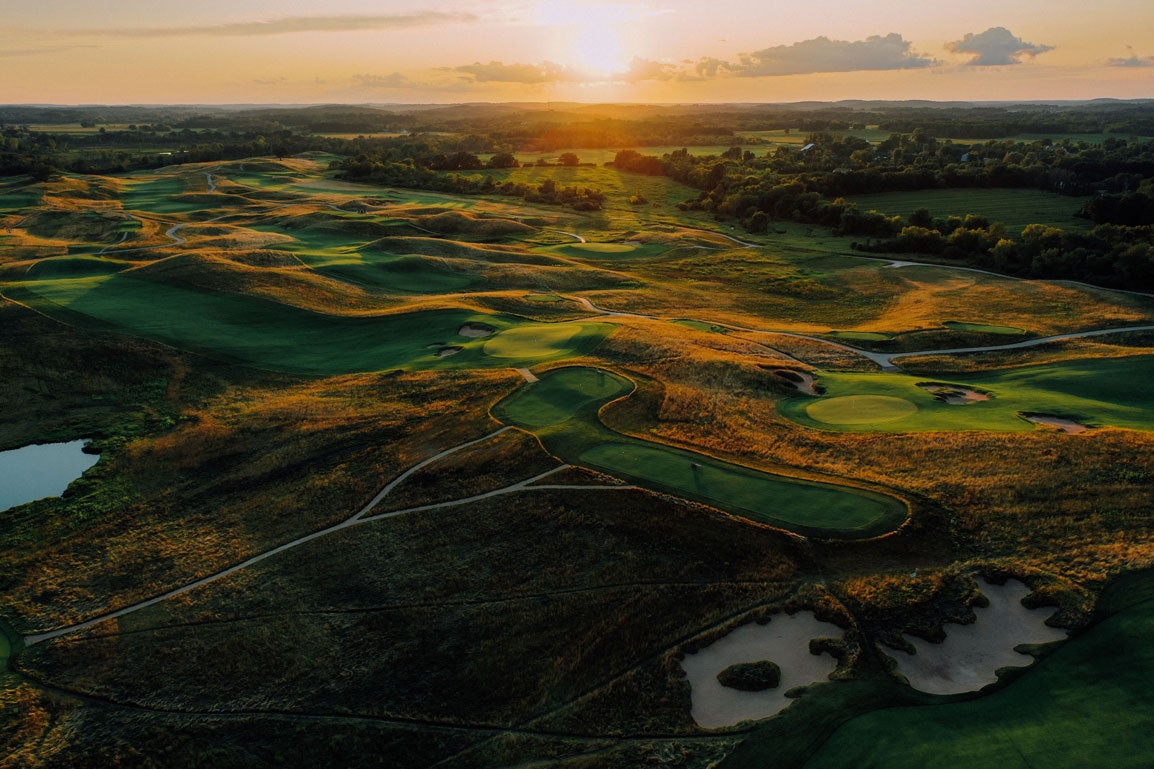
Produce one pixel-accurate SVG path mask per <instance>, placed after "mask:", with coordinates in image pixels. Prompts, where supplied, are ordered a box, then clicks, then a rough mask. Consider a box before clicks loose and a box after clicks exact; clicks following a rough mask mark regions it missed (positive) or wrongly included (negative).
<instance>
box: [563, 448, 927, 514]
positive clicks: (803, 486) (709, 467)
mask: <svg viewBox="0 0 1154 769" xmlns="http://www.w3.org/2000/svg"><path fill="white" fill-rule="evenodd" d="M578 460H579V461H580V462H581V463H582V464H587V465H590V466H592V467H595V468H598V469H602V470H605V471H607V472H609V473H611V474H614V475H620V476H622V477H624V478H626V479H629V480H635V481H638V482H640V483H641V484H642V485H644V486H649V487H656V488H658V489H662V490H666V491H671V492H673V493H674V494H678V495H680V496H687V497H689V498H691V499H698V500H702V501H705V502H708V503H710V504H713V505H716V506H717V507H720V508H721V509H723V510H728V511H729V512H732V513H737V514H738V515H742V516H744V517H746V518H750V519H751V520H754V521H760V522H762V523H768V524H771V525H773V526H780V527H781V528H784V529H789V530H791V531H796V532H799V533H803V534H809V535H814V536H829V535H830V534H835V535H838V536H853V535H857V536H870V535H873V534H881V533H883V532H885V531H889V530H891V529H893V528H894V526H895V525H896V523H900V522H901V521H902V520H903V519H904V518H905V510H904V509H900V508H901V506H900V505H898V504H896V501H895V500H893V499H890V498H888V497H883V496H881V495H879V494H866V493H862V492H859V491H849V490H847V489H845V488H838V487H835V486H827V485H822V484H817V483H812V484H811V483H805V482H804V481H799V480H794V479H786V478H782V477H780V476H773V475H770V474H768V473H763V472H760V471H757V470H753V469H750V468H747V467H741V466H739V465H734V464H730V463H728V462H721V461H719V460H716V459H712V458H710V457H706V456H703V455H701V454H696V453H693V452H689V451H681V450H679V449H675V448H672V447H669V446H663V445H661V444H656V443H641V442H633V441H630V442H625V441H621V442H610V443H600V444H598V445H596V446H592V447H590V448H589V449H587V450H585V451H583V452H582V453H581V455H580V457H578Z"/></svg>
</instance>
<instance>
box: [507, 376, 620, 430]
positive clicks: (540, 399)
mask: <svg viewBox="0 0 1154 769" xmlns="http://www.w3.org/2000/svg"><path fill="white" fill-rule="evenodd" d="M632 391H633V383H632V382H630V381H629V380H628V379H625V378H624V377H619V376H617V375H616V374H612V373H610V372H608V371H604V370H602V369H594V368H584V367H570V368H563V369H557V370H556V371H550V372H548V373H547V374H543V375H542V376H541V381H539V382H536V383H534V384H533V386H532V387H523V388H521V389H520V390H518V391H517V392H515V393H513V394H512V395H510V396H509V397H508V398H506V399H505V400H503V401H501V403H499V404H497V406H496V408H494V409H493V413H494V414H495V415H496V416H497V418H498V419H501V420H502V421H505V422H510V423H512V424H515V425H518V426H519V427H524V428H526V429H528V430H539V429H541V428H543V427H552V426H555V425H561V424H563V423H565V422H567V421H568V420H570V419H575V418H577V419H584V420H586V421H588V420H589V418H590V415H592V417H593V418H594V419H595V418H596V412H597V409H598V408H600V406H601V405H602V404H603V403H607V402H609V401H611V400H613V399H615V398H619V397H621V396H622V395H626V394H628V393H630V392H632Z"/></svg>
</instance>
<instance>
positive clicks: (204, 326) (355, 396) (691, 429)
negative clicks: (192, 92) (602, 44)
mask: <svg viewBox="0 0 1154 769" xmlns="http://www.w3.org/2000/svg"><path fill="white" fill-rule="evenodd" d="M858 133H860V134H861V135H862V136H864V137H865V138H868V139H870V140H871V141H874V140H879V139H884V138H886V137H884V136H880V133H879V132H878V129H864V130H862V131H858ZM448 135H449V134H446V136H448ZM739 135H740V132H739ZM756 135H757V136H758V137H759V138H761V139H764V140H765V141H767V142H780V143H782V144H796V143H797V142H798V141H800V140H801V139H802V138H804V135H803V134H801V133H800V132H799V131H791V132H790V133H788V134H786V133H784V131H782V132H757V134H756ZM322 146H323V145H322ZM773 147H774V145H773V144H768V143H767V144H756V145H749V147H747V148H748V149H752V150H753V151H755V152H758V153H764V151H768V150H771V149H773ZM701 149H702V148H695V149H693V151H700V150H701ZM713 149H717V150H718V151H723V150H724V149H726V148H725V147H717V148H713ZM651 151H654V150H652V149H646V152H651ZM576 152H577V154H578V155H579V156H580V157H581V160H582V161H583V162H587V163H594V162H595V163H596V165H583V166H579V167H577V168H562V167H559V166H526V167H522V168H517V169H504V170H498V169H487V170H484V171H479V172H476V173H477V175H480V176H490V177H492V178H494V179H495V180H497V181H505V180H511V181H515V182H519V183H524V184H527V185H541V184H542V183H544V182H546V181H550V180H552V181H553V182H555V183H556V185H557V186H563V187H568V186H578V187H582V186H588V187H595V188H597V189H599V190H601V191H602V192H603V193H604V200H603V202H602V204H601V206H600V208H599V209H598V210H590V211H581V210H577V208H574V207H571V206H566V205H558V204H557V203H556V201H553V202H550V201H549V200H548V199H547V197H532V196H530V199H529V200H525V199H523V198H521V197H516V196H513V195H498V194H496V192H494V191H493V188H485V189H486V191H485V192H484V193H483V194H481V193H478V194H466V193H463V192H438V191H434V190H425V189H421V190H413V189H406V188H401V187H384V186H378V185H373V184H367V183H361V182H353V181H349V180H346V179H341V178H338V174H339V169H337V168H335V167H330V164H332V163H333V161H339V160H341V158H340V156H338V155H335V154H330V153H328V152H319V151H314V152H305V153H299V154H291V153H289V154H286V156H285V157H278V158H274V157H272V156H271V155H265V156H261V157H248V158H240V159H235V160H214V161H211V162H204V163H197V164H191V163H190V164H187V165H183V166H175V167H169V168H159V169H152V170H146V171H135V172H123V173H116V174H114V175H95V174H94V175H84V174H78V173H71V174H64V175H57V176H54V177H52V178H50V179H49V180H47V181H34V180H33V179H32V178H31V177H21V178H15V179H11V180H9V181H7V182H5V183H4V185H3V186H0V222H2V223H3V225H4V229H2V230H0V328H2V329H3V333H0V362H3V366H4V371H5V375H4V377H0V400H2V402H4V403H5V404H6V406H5V410H4V414H3V415H2V416H0V450H6V449H10V448H19V447H23V446H27V445H32V444H44V443H58V442H65V441H74V440H81V439H83V440H86V441H88V442H89V449H88V450H89V451H90V452H92V453H94V454H97V455H99V461H97V462H96V463H95V465H94V466H93V467H92V468H91V469H89V470H88V471H86V472H85V473H84V475H83V476H81V477H80V478H79V479H77V480H75V481H74V482H73V484H72V485H71V487H70V488H69V490H68V491H67V492H66V493H65V494H64V495H62V496H60V497H49V498H45V499H41V500H34V501H32V502H28V503H26V504H22V505H18V506H16V507H13V508H11V509H9V510H5V511H0V524H2V526H0V557H2V558H3V559H4V563H5V568H4V570H3V572H2V573H0V596H2V597H0V664H3V666H4V668H3V670H4V671H5V675H4V677H3V679H2V680H0V690H2V691H3V692H4V698H3V699H4V701H3V703H0V745H2V746H3V747H4V749H5V750H7V751H8V753H10V754H11V755H12V756H13V757H14V758H13V759H12V761H13V762H15V763H11V765H12V766H13V767H16V766H21V767H24V766H27V767H30V768H31V767H40V766H77V767H87V766H92V767H96V766H108V765H115V764H117V763H120V764H122V765H133V764H132V762H133V761H136V760H137V758H138V757H141V756H143V757H146V759H147V761H148V762H153V763H154V764H156V765H160V764H164V765H166V766H173V767H175V768H176V769H184V768H185V767H189V768H190V769H191V767H193V766H206V765H212V766H238V767H239V766H269V767H271V766H277V765H299V764H300V763H301V762H308V763H310V764H312V765H347V766H363V765H370V764H371V763H372V762H374V761H376V762H378V763H380V764H382V765H385V766H396V767H402V766H403V767H406V768H407V767H425V769H432V767H440V768H441V769H481V768H482V767H504V766H519V767H537V766H540V767H553V768H554V769H577V767H582V769H586V768H587V769H611V768H612V767H617V766H631V767H632V766H646V765H656V766H664V765H676V766H683V767H688V769H706V767H710V766H720V767H730V768H732V767H738V768H739V769H740V768H741V767H758V769H765V767H767V766H781V767H788V768H789V769H805V768H807V767H821V768H822V769H826V768H829V769H832V768H833V767H843V766H844V767H850V766H870V765H876V766H886V767H889V766H906V765H908V766H925V765H929V764H932V763H934V762H935V761H936V760H937V758H938V757H939V756H945V757H948V758H949V761H950V762H952V763H951V764H950V765H956V766H959V767H973V768H974V769H979V768H980V767H986V766H992V765H994V764H1005V765H1006V766H1010V767H1017V766H1019V765H1020V766H1023V767H1024V766H1029V765H1035V766H1038V765H1043V764H1045V765H1053V766H1071V767H1072V766H1074V765H1080V764H1079V763H1078V762H1081V763H1083V764H1084V763H1086V762H1092V758H1093V757H1094V756H1098V755H1102V756H1106V757H1108V758H1109V759H1110V762H1111V765H1118V766H1131V765H1133V766H1138V765H1139V764H1138V763H1136V762H1135V761H1136V760H1132V753H1134V752H1137V753H1138V754H1142V753H1143V752H1146V751H1147V742H1148V737H1147V735H1146V734H1145V732H1144V731H1143V723H1144V722H1143V720H1142V717H1143V716H1145V715H1146V712H1145V711H1146V710H1147V709H1148V708H1147V703H1146V701H1145V700H1144V699H1143V696H1144V695H1143V694H1142V687H1144V686H1146V685H1147V684H1148V681H1147V679H1148V678H1149V675H1148V673H1149V668H1150V667H1151V659H1152V658H1151V657H1150V655H1149V654H1147V653H1146V651H1145V650H1144V648H1142V646H1141V644H1140V643H1138V641H1139V640H1140V639H1141V638H1142V637H1143V634H1144V633H1147V632H1148V630H1149V628H1148V625H1149V624H1150V618H1151V606H1154V604H1152V603H1151V601H1150V600H1149V594H1150V593H1151V589H1150V578H1149V577H1148V576H1144V575H1143V570H1145V569H1148V568H1151V567H1154V539H1152V538H1151V535H1150V527H1149V510H1150V507H1151V502H1152V497H1151V494H1152V492H1151V489H1152V488H1154V485H1152V483H1151V480H1152V479H1154V417H1152V416H1151V415H1152V414H1154V392H1152V391H1151V389H1150V388H1149V387H1148V385H1147V383H1148V382H1149V381H1151V378H1152V377H1154V332H1152V331H1151V327H1154V299H1152V298H1150V297H1149V296H1146V295H1142V294H1141V293H1126V292H1120V291H1113V290H1110V289H1108V288H1099V287H1093V286H1090V285H1086V284H1081V283H1076V282H1071V281H1064V282H1063V281H1047V280H1038V279H1023V278H1020V277H1014V276H1010V275H1002V274H999V273H997V271H987V272H982V271H975V270H967V269H959V268H956V267H952V266H949V265H933V264H916V263H911V262H916V261H918V260H916V259H913V258H911V257H910V256H909V255H908V254H902V255H893V258H892V259H891V258H890V255H886V254H870V255H868V256H864V255H863V254H862V253H861V252H860V251H855V250H854V249H853V248H852V247H851V244H852V241H853V240H854V238H852V237H850V236H847V235H840V234H836V233H835V232H834V231H833V230H832V229H831V228H829V227H825V226H820V225H816V224H805V223H801V222H797V221H785V220H780V221H772V222H771V224H770V226H769V227H768V228H767V229H766V231H765V232H761V233H748V232H745V231H744V230H743V229H741V228H740V227H739V222H738V220H737V219H734V218H724V217H716V216H715V215H714V213H712V212H708V211H704V210H683V209H682V208H679V204H681V203H684V202H685V201H686V200H690V199H695V198H697V197H698V196H699V195H700V190H698V189H695V188H690V187H688V186H685V185H682V184H680V183H678V182H674V181H672V180H670V179H669V178H666V177H661V176H642V175H638V174H631V173H628V172H624V171H620V170H618V169H615V168H613V167H607V166H606V165H605V164H604V163H605V161H606V160H611V159H612V154H611V153H610V152H609V151H608V150H604V151H601V150H598V151H592V150H590V151H585V150H576ZM522 154H523V155H525V156H526V157H529V153H519V156H520V155H522ZM557 154H558V153H540V155H541V156H542V157H545V158H547V159H551V158H555V157H556V155H557ZM952 192H953V191H941V190H938V191H932V192H929V193H924V194H921V193H919V194H918V195H919V196H920V197H919V199H933V200H935V201H937V203H939V204H940V205H938V206H934V205H928V204H925V203H924V202H920V203H917V205H914V197H915V196H914V194H913V193H910V194H907V193H901V194H893V195H888V196H882V197H878V198H876V200H880V201H881V203H877V202H870V203H869V205H868V206H867V205H866V204H865V203H864V202H863V203H862V207H863V208H879V207H880V206H881V205H885V206H886V208H880V210H885V211H886V212H887V213H905V212H907V210H909V211H912V210H914V209H916V208H918V207H922V206H923V205H925V207H927V208H929V209H930V210H931V211H933V213H934V214H935V215H936V216H945V215H947V214H950V213H954V212H955V211H956V212H960V213H982V214H984V215H988V216H990V218H991V219H999V218H1002V220H1005V218H1006V217H1009V218H1011V219H1013V217H1019V219H1020V220H1022V221H1024V220H1026V219H1029V220H1030V221H1031V222H1033V221H1039V219H1038V217H1043V220H1044V221H1045V222H1046V223H1057V221H1058V219H1059V218H1060V217H1061V216H1065V215H1069V214H1070V213H1071V212H1072V211H1073V210H1076V209H1077V207H1078V206H1079V205H1080V201H1078V200H1076V199H1072V198H1064V197H1059V196H1054V195H1046V194H1043V193H1031V194H1030V195H1026V196H1024V197H1023V196H1017V195H1016V193H1015V194H1011V193H1010V192H1009V191H1004V190H970V191H968V193H967V194H968V195H969V196H970V197H969V198H968V199H967V198H963V197H960V196H953V197H952V196H951V195H952ZM638 197H643V198H644V199H645V202H643V203H642V202H639V201H637V200H635V198H638ZM911 205H913V208H909V206H911ZM890 209H892V210H890ZM998 212H1000V215H999V214H998ZM1016 221H1018V220H1014V222H1016ZM1007 224H1008V225H1010V226H1011V228H1012V227H1015V226H1018V225H1017V224H1016V223H1013V222H1007ZM1063 226H1065V225H1063ZM1070 226H1071V227H1076V226H1078V225H1077V224H1072V225H1070ZM9 228H10V230H11V231H10V232H8V231H7V230H8V229H9ZM907 260H908V261H907ZM1103 330H1108V331H1110V333H1107V334H1099V333H1098V332H1100V331H1103ZM1055 335H1064V336H1067V335H1068V336H1067V338H1063V339H1061V340H1055V341H1049V342H1047V343H1045V344H1039V345H1037V346H1033V347H1020V348H1008V349H1007V348H1005V347H1004V346H1005V345H1008V344H1014V343H1018V342H1026V341H1029V340H1033V339H1038V338H1043V337H1049V336H1055ZM960 348H966V349H968V348H974V352H972V353H965V354H956V350H957V349H960ZM951 350H953V351H954V352H951ZM1035 418H1036V419H1038V420H1039V421H1029V420H1030V419H1035ZM1046 419H1051V420H1057V422H1046V421H1045V420H1046ZM1067 422H1068V423H1069V424H1067ZM1059 428H1061V429H1059ZM1066 428H1071V429H1074V430H1075V431H1076V433H1077V434H1070V433H1067V432H1064V430H1065V429H1066ZM1080 428H1088V429H1085V430H1084V431H1080ZM93 458H95V457H93ZM46 554H47V555H46ZM1126 575H1129V576H1126ZM1011 578H1012V579H1015V580H1018V581H1020V582H1022V583H1024V584H1026V585H1027V586H1028V587H1029V589H1030V591H1031V594H1030V596H1029V598H1028V599H1027V603H1030V604H1031V605H1043V606H1047V607H1054V608H1056V609H1057V613H1056V614H1055V616H1054V618H1053V620H1052V624H1056V625H1059V626H1061V627H1063V628H1067V629H1072V630H1073V633H1072V635H1071V637H1070V640H1068V641H1065V642H1062V643H1060V644H1057V645H1055V646H1053V647H1047V648H1045V649H1041V650H1034V651H1035V652H1037V656H1038V658H1039V661H1038V662H1037V663H1036V664H1035V665H1034V666H1033V667H1031V668H1028V669H1026V670H1024V671H1022V672H1016V673H1013V674H1010V675H1006V676H1003V678H1002V679H1001V680H1000V681H999V682H998V683H996V684H993V685H992V686H991V687H990V688H988V689H986V690H983V691H981V692H973V693H967V694H965V695H960V696H958V697H955V698H946V697H938V696H934V695H929V694H924V693H922V692H919V691H917V690H915V689H913V688H911V687H910V686H908V685H907V683H906V682H905V681H904V679H902V678H900V676H897V675H895V674H894V672H893V671H892V670H890V668H889V667H888V666H887V663H886V660H885V657H884V654H885V649H886V648H887V647H888V648H890V649H891V650H892V647H893V646H894V645H895V644H900V643H901V639H902V638H904V637H905V634H913V635H916V636H918V637H922V638H935V637H939V636H940V634H941V633H942V632H944V631H943V628H945V627H948V625H949V623H951V622H968V621H969V620H970V619H971V618H972V616H973V613H971V607H973V606H979V607H980V600H981V599H979V598H978V588H977V587H976V585H978V584H979V582H978V581H977V580H981V579H990V580H993V581H995V582H998V581H1001V580H1005V579H1011ZM798 612H813V613H814V614H815V615H816V616H817V617H818V618H819V619H821V620H822V622H823V623H828V624H827V625H826V626H827V627H829V628H831V630H830V633H831V637H830V638H819V639H813V640H811V642H810V645H809V647H808V650H809V652H808V653H813V652H821V653H823V654H825V655H827V656H824V657H823V660H825V661H827V662H828V663H829V666H830V668H831V669H833V668H834V667H835V666H836V672H835V674H834V675H833V676H832V678H831V680H828V681H821V682H818V683H816V684H814V685H812V686H809V687H806V688H805V689H804V690H803V691H796V692H791V693H790V695H789V697H790V701H791V703H792V704H790V705H789V707H787V708H786V709H785V710H783V711H782V712H781V713H780V714H778V715H775V716H773V717H772V718H768V719H765V720H762V721H758V722H756V723H754V722H740V721H735V722H733V723H732V724H731V725H730V726H725V727H719V728H704V727H703V726H701V725H699V724H698V723H697V722H696V721H695V720H694V717H693V712H694V707H695V704H696V703H695V701H694V695H695V692H694V691H693V690H692V687H691V685H690V684H689V683H688V682H687V680H686V678H685V676H684V672H683V667H682V665H681V663H682V661H684V659H685V658H686V655H690V654H695V653H697V652H699V651H701V650H702V649H705V648H706V647H709V646H710V645H712V644H715V643H718V642H719V641H721V640H722V639H725V638H727V637H728V636H729V634H731V633H732V632H733V631H735V630H736V629H738V628H740V627H742V626H746V625H749V624H750V623H765V622H766V621H767V620H768V621H769V627H771V628H772V627H773V622H774V621H776V620H774V619H773V617H775V616H778V617H779V618H780V616H779V615H781V614H783V613H788V614H790V615H796V614H797V613H798ZM832 628H836V629H837V632H836V633H835V632H834V631H833V630H832ZM833 636H836V637H833ZM1109 650H1113V651H1112V652H1111V651H1109ZM766 653H767V654H768V653H769V652H766ZM796 653H797V650H796V649H795V650H792V651H791V652H789V653H786V652H782V654H781V656H780V659H778V660H776V661H778V662H781V661H783V660H787V659H790V654H796ZM801 653H807V651H806V648H805V647H803V648H802V652H801ZM771 656H772V655H771ZM1115 660H1117V661H1120V663H1121V664H1120V665H1115V664H1114V661H1115ZM759 661H760V660H753V659H751V660H740V661H738V662H739V663H745V662H750V663H754V662H759ZM771 661H774V660H771ZM1123 672H1125V673H1126V674H1125V675H1123ZM795 694H796V695H797V696H796V697H794V695H795ZM1112 703H1114V704H1112ZM1118 707H1120V708H1122V710H1123V715H1122V716H1119V715H1118V713H1117V712H1116V711H1117V708H1118ZM10 725H11V726H10ZM878 734H884V735H887V736H885V737H884V738H879V737H877V736H876V735H878ZM863 735H866V736H863ZM991 735H993V736H991ZM1125 744H1129V745H1132V746H1137V747H1136V748H1134V749H1133V750H1132V751H1131V752H1127V751H1126V750H1123V749H1122V748H1121V747H1119V746H1121V745H1125ZM863 746H866V747H863ZM1008 746H1017V747H1018V748H1020V749H1021V751H1022V753H1021V755H1019V754H1012V752H1011V750H1010V747H1008ZM867 748H868V749H867ZM1150 749H1151V750H1154V748H1150ZM0 753H3V751H0ZM366 756H367V757H370V758H366ZM1007 756H1008V758H1007ZM378 759H379V760H378ZM4 760H7V759H0V765H2V766H5V767H6V766H7V764H4V763H3V761H4ZM144 760H145V759H141V761H144ZM943 760H945V759H943ZM20 762H23V763H20ZM156 762H159V763H156ZM166 762H167V763H166ZM767 762H768V763H767ZM871 762H873V763H871ZM1015 762H1017V763H1015ZM1063 762H1065V763H1063ZM1127 762H1129V763H1127ZM145 763H147V762H145ZM145 763H142V764H140V765H145Z"/></svg>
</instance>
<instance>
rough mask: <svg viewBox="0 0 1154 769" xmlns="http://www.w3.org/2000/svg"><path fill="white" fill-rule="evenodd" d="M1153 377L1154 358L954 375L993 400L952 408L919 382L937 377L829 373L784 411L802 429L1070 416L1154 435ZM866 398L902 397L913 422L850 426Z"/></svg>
mask: <svg viewBox="0 0 1154 769" xmlns="http://www.w3.org/2000/svg"><path fill="white" fill-rule="evenodd" d="M1152 378H1154V356H1141V355H1140V356H1132V357H1126V358H1095V359H1087V360H1074V361H1066V362H1062V363H1052V364H1049V365H1046V366H1027V367H1023V368H1016V369H1008V370H1005V371H998V372H993V373H984V374H967V375H951V376H949V377H948V378H945V379H942V380H940V381H944V382H949V383H956V384H959V385H962V386H968V387H972V388H975V389H979V390H984V391H988V392H989V393H991V394H992V395H993V398H991V399H990V400H988V401H982V402H978V403H970V404H966V405H950V404H947V403H943V402H941V401H939V400H937V399H936V398H934V397H933V395H932V394H931V393H930V392H928V391H927V390H925V389H923V388H920V387H918V386H917V384H918V383H919V382H925V381H939V380H935V379H933V378H930V377H916V376H910V375H907V374H895V373H882V374H852V373H840V372H839V373H834V372H827V373H823V374H822V375H821V376H820V377H819V379H818V381H819V383H820V384H822V385H823V386H824V387H825V388H826V393H825V395H824V396H823V397H822V398H821V399H819V400H816V401H815V400H813V399H811V398H792V399H790V400H787V401H783V402H782V403H781V404H780V405H779V407H778V408H779V410H780V411H781V413H783V414H785V415H786V416H788V417H790V418H791V419H793V420H795V421H797V422H800V423H802V424H805V425H809V426H812V427H821V428H825V429H840V430H866V431H875V430H876V431H883V432H912V431H926V430H993V431H1018V430H1032V429H1035V428H1034V426H1033V425H1031V424H1030V423H1028V422H1026V421H1025V420H1024V419H1022V418H1021V417H1020V416H1019V415H1020V414H1021V413H1023V412H1025V413H1041V414H1052V415H1055V416H1062V417H1068V418H1071V419H1074V420H1075V421H1078V422H1080V423H1082V424H1088V425H1091V426H1104V425H1111V426H1115V427H1128V428H1133V429H1137V430H1154V392H1152V391H1151V389H1150V387H1149V384H1148V383H1149V382H1150V381H1151V379H1152ZM866 398H869V399H870V400H871V401H873V400H876V399H878V398H888V399H894V400H895V401H896V400H901V401H906V402H908V403H910V404H913V405H915V406H916V407H917V408H916V410H915V411H910V413H909V414H908V415H906V416H905V417H891V418H890V419H889V420H888V421H877V422H863V423H860V424H854V423H852V422H847V421H846V419H845V418H843V417H844V416H845V414H847V413H849V411H852V410H853V408H854V406H855V401H856V402H857V403H858V404H860V403H862V402H864V399H866ZM847 410H848V411H847ZM907 410H908V409H907ZM826 420H829V421H826Z"/></svg>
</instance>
